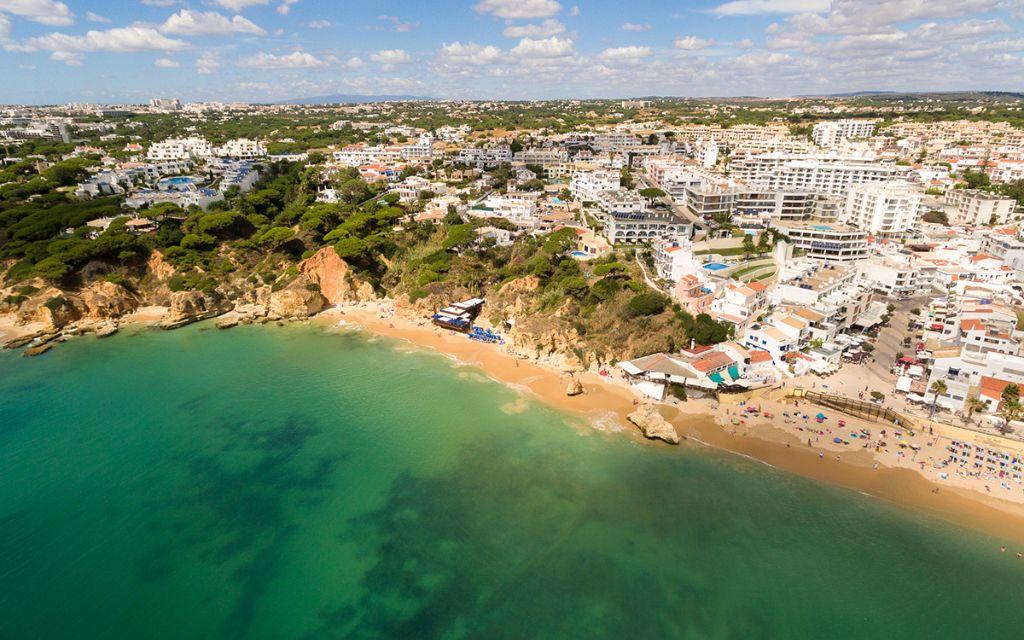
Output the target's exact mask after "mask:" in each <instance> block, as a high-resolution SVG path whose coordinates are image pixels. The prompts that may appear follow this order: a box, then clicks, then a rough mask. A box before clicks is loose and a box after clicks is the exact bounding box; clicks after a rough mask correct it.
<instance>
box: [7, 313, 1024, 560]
mask: <svg viewBox="0 0 1024 640" xmlns="http://www.w3.org/2000/svg"><path fill="white" fill-rule="evenodd" d="M166 313H167V308H166V307H144V308H140V309H139V310H137V311H136V312H135V313H133V314H130V315H127V316H125V317H123V318H121V319H120V321H119V322H118V326H119V327H120V328H122V329H124V328H127V327H129V326H147V327H154V326H155V325H156V324H157V323H158V322H159V321H160V320H161V319H162V318H163V317H164V316H165V315H166ZM5 320H10V318H9V317H7V316H0V337H5V338H6V339H10V338H12V337H17V335H27V334H29V333H31V332H32V330H33V329H34V327H32V326H25V325H15V324H14V323H13V321H10V322H5ZM309 321H310V322H312V323H313V324H316V325H320V326H324V327H328V328H342V329H344V328H352V329H359V330H365V331H368V332H370V333H373V334H376V335H380V336H383V337H387V338H390V339H395V340H400V341H405V342H407V343H409V344H412V345H414V346H416V347H418V348H427V349H432V350H434V351H437V352H438V353H441V354H443V355H446V356H448V357H450V358H453V359H455V360H457V361H459V362H461V363H464V364H467V365H470V366H476V367H478V368H480V369H481V370H483V371H484V372H485V373H486V374H487V375H488V376H489V377H491V378H492V379H494V380H495V381H497V382H499V383H501V384H505V385H508V386H510V387H512V388H514V389H516V390H517V391H519V392H521V393H524V394H526V395H529V396H532V397H534V398H535V399H537V400H539V401H540V402H543V403H544V404H546V405H548V406H551V407H554V408H556V409H558V410H561V411H564V412H567V413H570V414H574V415H577V416H580V417H582V418H583V419H585V420H586V421H588V422H589V423H590V424H591V425H594V428H599V429H604V430H609V429H607V427H608V426H612V429H611V430H613V431H615V432H616V435H617V436H620V437H627V438H630V439H631V440H632V441H634V442H636V443H638V444H642V445H644V446H655V447H662V448H666V447H670V446H671V445H667V444H663V443H659V442H654V441H651V440H648V439H646V438H644V437H643V435H642V434H641V433H640V432H639V430H638V429H637V428H636V427H635V426H634V425H633V424H632V423H630V422H629V421H628V419H627V417H626V416H627V415H628V414H629V413H631V412H632V411H633V410H634V409H635V408H636V404H637V403H638V402H651V401H650V400H644V399H641V398H640V397H639V396H638V395H637V394H636V393H635V392H634V391H633V390H632V389H631V388H630V387H629V385H628V383H626V381H625V380H623V379H622V378H620V377H617V376H614V375H612V376H601V375H598V374H597V373H594V372H592V371H586V372H580V373H577V374H576V375H575V378H576V379H578V380H579V381H580V382H581V383H582V385H583V389H584V392H583V394H581V395H578V396H568V395H566V387H567V386H568V385H569V383H570V382H571V381H572V379H573V377H572V376H570V375H569V374H568V373H567V371H568V367H566V366H565V365H564V363H563V361H562V360H561V358H560V357H559V356H551V357H546V358H541V359H536V358H531V357H530V356H528V355H526V354H515V353H512V352H511V351H510V348H509V347H502V346H498V345H493V344H485V343H480V342H476V341H472V340H468V339H467V338H466V336H465V335H462V334H456V333H452V332H449V331H445V330H443V329H440V328H438V327H436V326H434V325H433V324H431V323H430V322H429V321H427V320H426V319H425V318H421V317H414V316H408V315H405V314H403V313H402V312H400V311H396V308H395V305H394V301H392V300H388V299H383V300H376V301H373V302H361V303H346V304H342V305H339V306H335V307H331V308H328V309H326V310H324V311H323V312H321V313H320V314H317V315H315V316H313V317H311V318H309ZM5 333H6V335H3V334H5ZM12 334H13V335H12ZM755 402H756V404H759V405H768V406H769V407H771V408H772V410H773V411H776V416H778V414H779V412H780V409H779V407H782V406H783V405H782V404H781V403H778V402H775V403H771V402H761V401H755ZM656 404H657V405H658V407H659V410H660V412H661V414H662V415H663V416H664V417H665V418H666V419H667V420H668V421H669V422H671V423H672V425H673V426H674V427H675V428H676V430H677V432H678V433H679V435H680V436H681V437H682V438H684V441H683V443H682V444H681V445H680V446H689V447H710V448H712V449H717V450H720V451H722V452H726V453H729V454H733V455H739V456H743V457H747V458H749V459H751V460H754V461H757V462H761V463H763V464H767V465H769V466H772V467H774V468H777V469H780V470H783V471H786V472H789V473H793V474H796V475H799V476H802V477H805V478H808V479H812V480H815V481H818V482H821V483H824V484H827V485H832V486H837V487H842V488H845V489H850V490H854V491H858V492H860V493H862V494H865V495H868V496H871V497H874V498H878V499H881V500H883V501H885V502H888V503H890V504H893V505H895V506H898V507H905V508H908V509H910V510H912V511H915V512H919V513H923V514H926V515H930V516H934V517H938V518H940V519H942V520H945V521H947V522H951V523H953V524H957V525H960V526H964V527H967V528H971V529H974V530H978V531H981V532H983V533H987V534H990V535H993V536H996V537H999V538H1004V539H1007V540H1012V541H1015V542H1021V543H1024V501H1022V502H1014V501H1009V500H1004V499H1001V498H997V497H995V496H994V495H991V494H989V495H986V494H984V493H981V492H979V491H977V490H974V489H972V488H970V487H967V486H957V485H955V484H949V483H942V484H939V483H936V482H934V481H932V480H930V479H929V478H927V477H926V476H925V475H924V474H923V472H921V471H919V470H917V469H915V468H910V467H909V466H905V465H904V466H899V465H898V464H897V462H898V459H897V458H896V457H895V454H894V455H893V456H888V457H887V456H885V455H873V454H872V453H869V452H868V451H866V450H851V449H849V448H843V447H838V446H835V445H832V444H831V442H830V441H829V438H830V437H826V438H825V439H824V441H821V442H815V443H814V446H808V445H807V443H806V442H803V441H802V439H801V437H802V436H801V437H798V436H797V434H796V433H795V432H793V431H791V430H787V429H785V428H783V425H781V424H778V420H777V419H767V418H763V417H761V418H754V419H748V420H747V424H745V425H744V426H742V427H737V426H733V425H732V424H730V418H731V417H734V416H735V415H736V411H737V405H729V404H725V403H723V404H721V405H719V404H718V403H717V402H711V401H707V400H689V401H687V402H682V403H678V402H677V403H666V402H662V403H656ZM508 410H510V411H515V410H517V408H516V407H514V406H510V407H508ZM808 411H810V409H808ZM830 413H831V414H836V413H837V412H835V411H831V412H830ZM844 419H846V420H847V421H848V422H849V423H850V424H851V426H854V425H856V424H857V420H856V419H854V418H850V417H847V416H844ZM865 424H866V423H865ZM840 455H841V458H842V459H841V460H838V459H837V457H838V456H840ZM936 488H939V489H941V490H940V491H939V492H938V493H936V492H935V489H936Z"/></svg>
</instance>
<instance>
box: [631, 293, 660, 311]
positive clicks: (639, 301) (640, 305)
mask: <svg viewBox="0 0 1024 640" xmlns="http://www.w3.org/2000/svg"><path fill="white" fill-rule="evenodd" d="M666 306H668V298H666V297H665V296H663V295H661V294H660V293H654V292H653V291H650V292H645V293H638V294H637V295H635V296H633V297H632V298H631V299H630V300H629V310H630V311H632V312H633V315H636V316H653V315H657V314H659V313H661V312H662V311H664V310H665V307H666Z"/></svg>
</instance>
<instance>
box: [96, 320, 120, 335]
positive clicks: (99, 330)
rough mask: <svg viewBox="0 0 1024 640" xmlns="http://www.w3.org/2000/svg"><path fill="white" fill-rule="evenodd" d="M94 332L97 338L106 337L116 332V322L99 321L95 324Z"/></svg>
mask: <svg viewBox="0 0 1024 640" xmlns="http://www.w3.org/2000/svg"><path fill="white" fill-rule="evenodd" d="M95 333H96V337H97V338H107V337H109V336H112V335H114V334H115V333H117V324H115V323H113V322H101V323H100V324H98V325H96V327H95Z"/></svg>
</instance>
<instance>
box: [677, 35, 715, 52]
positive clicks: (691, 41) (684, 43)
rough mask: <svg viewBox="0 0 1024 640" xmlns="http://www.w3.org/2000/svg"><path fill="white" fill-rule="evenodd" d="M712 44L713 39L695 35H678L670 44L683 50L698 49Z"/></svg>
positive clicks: (713, 42)
mask: <svg viewBox="0 0 1024 640" xmlns="http://www.w3.org/2000/svg"><path fill="white" fill-rule="evenodd" d="M713 44H715V41H714V40H706V39H704V38H698V37H697V36H680V37H678V38H676V39H675V40H674V41H673V42H672V46H674V47H675V48H676V49H682V50H683V51H699V50H701V49H707V48H708V47H710V46H711V45H713Z"/></svg>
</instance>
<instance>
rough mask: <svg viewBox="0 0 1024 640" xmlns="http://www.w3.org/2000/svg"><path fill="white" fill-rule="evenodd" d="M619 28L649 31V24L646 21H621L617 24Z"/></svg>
mask: <svg viewBox="0 0 1024 640" xmlns="http://www.w3.org/2000/svg"><path fill="white" fill-rule="evenodd" d="M619 29H622V30H623V31H650V30H651V25H649V24H647V23H646V22H642V23H639V22H623V23H622V24H621V25H620V26H619Z"/></svg>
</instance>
